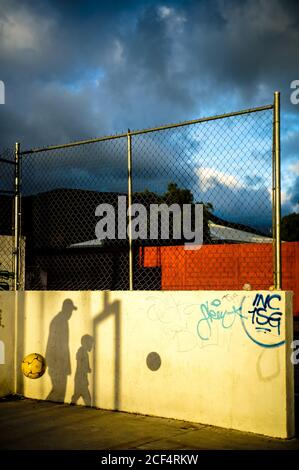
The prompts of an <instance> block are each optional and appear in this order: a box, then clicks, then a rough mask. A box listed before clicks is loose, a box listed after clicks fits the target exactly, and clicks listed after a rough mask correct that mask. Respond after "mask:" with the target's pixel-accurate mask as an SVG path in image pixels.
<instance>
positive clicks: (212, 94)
mask: <svg viewBox="0 0 299 470" xmlns="http://www.w3.org/2000/svg"><path fill="white" fill-rule="evenodd" d="M298 26H299V4H298V2H297V1H285V0H247V1H242V0H239V1H231V0H209V1H207V0H197V1H191V0H190V1H189V0H187V1H183V0H182V1H171V2H169V1H163V0H161V1H150V0H148V1H138V2H137V1H109V2H107V1H105V2H104V1H103V2H102V1H88V0H87V1H76V2H73V1H55V0H48V1H47V0H43V1H36V2H32V1H29V0H28V1H22V0H19V1H17V0H0V80H3V81H4V83H5V87H6V104H5V105H1V106H0V142H1V143H0V146H1V147H2V148H5V147H8V146H12V145H14V142H15V141H20V142H21V143H22V147H23V148H30V147H31V146H40V145H49V144H56V143H62V142H69V141H72V140H79V139H85V138H88V137H95V136H101V135H105V134H112V133H115V132H123V131H126V130H127V128H131V129H140V128H144V127H151V126H154V125H159V124H164V123H169V122H176V121H183V120H188V119H194V118H197V117H201V116H206V115H213V114H220V113H224V112H229V111H233V110H238V109H243V108H248V107H254V106H260V105H263V104H270V103H271V102H272V101H273V91H274V90H280V91H281V96H282V170H283V171H282V184H283V193H282V200H283V213H289V212H291V211H299V205H298V201H299V159H298V149H299V120H298V116H299V104H298V105H297V106H296V105H293V104H292V103H291V101H290V94H291V91H292V90H291V89H290V83H291V82H292V81H293V80H296V79H299V67H298V64H299V27H298ZM185 137H186V136H185ZM187 137H189V138H190V139H191V140H192V141H194V142H195V144H194V145H196V136H194V135H193V136H190V135H189V136H187ZM171 138H172V137H170V139H171ZM251 139H252V142H253V141H254V139H255V136H254V135H251ZM233 151H234V150H232V152H233ZM235 152H237V150H236V149H235ZM140 158H141V157H140ZM209 164H210V167H211V165H212V164H211V163H209ZM111 165H112V163H111ZM156 165H157V166H158V167H159V162H157V163H156ZM267 165H268V164H267ZM267 165H266V166H265V170H266V172H267V171H268V166H267ZM247 170H248V171H247V172H246V174H244V175H243V176H244V177H243V179H242V181H243V180H244V181H245V179H246V178H247V179H246V181H247V182H248V181H250V174H251V176H252V178H257V177H258V176H260V178H261V180H260V183H259V187H257V186H256V185H257V181H258V180H257V179H255V186H252V187H251V189H250V191H249V192H248V191H247V192H246V191H245V190H244V184H245V183H244V181H243V182H242V185H243V186H242V185H241V186H240V184H239V185H238V184H236V185H235V188H234V193H233V198H232V193H231V192H230V193H229V188H228V187H229V184H230V183H234V180H233V179H231V178H234V177H235V178H236V177H237V175H238V172H239V169H238V168H235V169H234V170H231V172H230V173H229V172H228V170H223V171H221V168H219V167H217V169H214V170H213V171H212V170H211V171H212V173H210V176H209V178H210V180H207V164H206V165H205V167H204V170H203V171H202V173H201V175H200V176H199V180H200V178H201V181H202V178H203V177H205V178H206V179H205V181H210V182H209V184H208V188H211V181H213V184H214V185H215V187H216V186H217V184H218V183H219V184H220V183H221V185H220V186H219V188H220V189H221V188H222V189H225V190H227V191H226V193H225V194H226V197H227V198H228V200H230V203H231V204H232V203H233V199H235V198H237V197H238V194H239V195H240V197H242V198H245V199H246V197H248V198H249V200H252V197H253V194H255V195H256V196H258V197H260V193H259V192H258V191H261V190H262V189H263V190H264V193H265V194H267V196H266V198H265V201H264V204H265V207H267V211H268V205H267V204H268V202H269V197H270V196H269V194H268V193H267V191H268V192H269V181H268V180H269V178H268V176H269V175H268V174H267V173H264V174H263V175H262V176H261V175H258V174H257V168H256V163H255V162H254V161H252V162H251V163H250V164H249V165H248V168H247ZM78 171H79V170H78ZM80 171H81V170H80ZM198 171H199V170H198V168H194V171H193V176H194V174H195V175H197V176H198ZM217 172H218V173H217ZM158 173H159V172H158ZM265 175H266V176H267V178H266V176H265ZM248 178H249V179H248ZM158 179H159V178H157V181H156V185H155V184H153V188H155V187H157V188H158V187H159V184H160V182H161V181H160V180H159V181H158ZM221 180H222V181H221ZM266 180H267V181H266ZM115 181H116V180H115ZM192 181H193V180H192ZM252 181H253V180H252ZM187 183H188V180H186V184H187ZM61 184H62V183H61ZM192 184H193V186H192V189H193V190H194V192H195V193H196V188H195V186H194V185H196V182H194V181H193V182H192ZM109 189H115V188H112V187H111V188H109ZM116 189H117V188H116ZM244 191H245V192H244ZM252 191H253V192H254V191H255V193H253V192H252ZM206 193H207V194H205V196H206V197H212V195H209V194H208V191H206ZM245 193H246V194H245ZM229 198H231V199H229ZM212 202H213V201H212ZM216 203H217V204H216V205H217V207H215V210H216V212H217V211H218V212H217V213H218V214H219V215H223V216H225V215H226V216H228V215H229V214H228V213H226V212H225V211H224V210H223V208H222V209H221V207H220V205H221V201H218V200H217V201H216ZM214 205H215V201H214ZM241 212H242V211H241ZM243 215H244V214H243ZM250 217H253V215H250ZM243 220H245V218H244V216H243Z"/></svg>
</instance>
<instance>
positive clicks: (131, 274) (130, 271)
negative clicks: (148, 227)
mask: <svg viewBox="0 0 299 470" xmlns="http://www.w3.org/2000/svg"><path fill="white" fill-rule="evenodd" d="M127 138H128V215H129V217H128V237H129V289H130V290H133V246H132V214H131V207H132V136H131V133H130V129H128V134H127Z"/></svg>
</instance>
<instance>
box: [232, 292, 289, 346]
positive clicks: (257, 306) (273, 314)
mask: <svg viewBox="0 0 299 470" xmlns="http://www.w3.org/2000/svg"><path fill="white" fill-rule="evenodd" d="M275 300H276V301H278V302H280V300H281V295H280V294H267V295H266V297H264V294H256V296H255V298H254V301H253V303H252V307H253V308H252V310H248V313H249V314H251V315H252V317H251V324H252V325H253V326H254V328H255V331H256V332H257V333H264V334H265V335H268V334H271V333H273V332H274V333H276V334H277V336H280V325H281V318H282V312H281V311H280V306H279V304H278V305H277V304H276V302H275ZM269 310H270V312H269ZM241 322H242V326H243V328H244V331H245V333H246V335H247V336H248V338H250V339H251V340H252V341H253V342H254V343H255V344H257V345H258V346H262V347H264V348H277V347H279V346H282V345H283V344H284V343H285V340H282V341H278V342H277V343H267V342H266V341H262V340H258V339H256V338H254V337H253V335H252V334H250V333H249V331H248V329H247V328H246V325H245V322H244V321H243V319H242V318H241Z"/></svg>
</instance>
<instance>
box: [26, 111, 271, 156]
mask: <svg viewBox="0 0 299 470" xmlns="http://www.w3.org/2000/svg"><path fill="white" fill-rule="evenodd" d="M270 109H274V105H273V104H269V105H265V106H259V107H257V108H249V109H242V110H240V111H234V112H231V113H226V114H218V115H215V116H210V117H203V118H199V119H193V120H191V121H183V122H179V123H176V124H166V125H164V126H159V127H149V128H148V129H141V130H136V131H130V130H128V132H125V133H122V134H115V135H108V136H104V137H98V138H95V139H89V140H78V141H75V142H70V143H67V144H60V145H51V146H49V147H40V148H34V149H30V150H24V151H21V152H20V153H19V155H29V154H33V153H40V152H48V151H50V150H59V149H64V148H68V147H78V146H79V145H86V144H93V143H96V142H104V141H108V140H114V139H121V138H124V137H127V136H128V135H140V134H148V133H150V132H157V131H164V130H167V129H174V128H177V127H184V126H190V125H192V124H200V123H204V122H209V121H216V120H217V119H224V118H229V117H234V116H241V115H242V114H250V113H256V112H259V111H266V110H270Z"/></svg>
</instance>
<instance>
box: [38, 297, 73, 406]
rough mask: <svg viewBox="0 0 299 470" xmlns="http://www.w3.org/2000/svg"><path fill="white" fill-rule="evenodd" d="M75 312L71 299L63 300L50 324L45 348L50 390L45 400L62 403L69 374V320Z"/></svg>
mask: <svg viewBox="0 0 299 470" xmlns="http://www.w3.org/2000/svg"><path fill="white" fill-rule="evenodd" d="M74 310H77V307H76V306H75V305H74V303H73V301H72V300H71V299H65V300H64V301H63V303H62V307H61V311H60V312H59V313H58V314H57V315H55V317H54V318H53V319H52V321H51V323H50V328H49V336H48V342H47V347H46V354H45V356H46V364H47V367H48V374H49V376H50V379H51V382H52V389H51V391H50V393H49V395H48V396H47V398H46V400H50V401H58V402H64V400H65V394H66V385H67V378H68V375H70V374H71V372H72V371H71V358H70V348H69V320H70V318H71V316H72V314H73V311H74Z"/></svg>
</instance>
